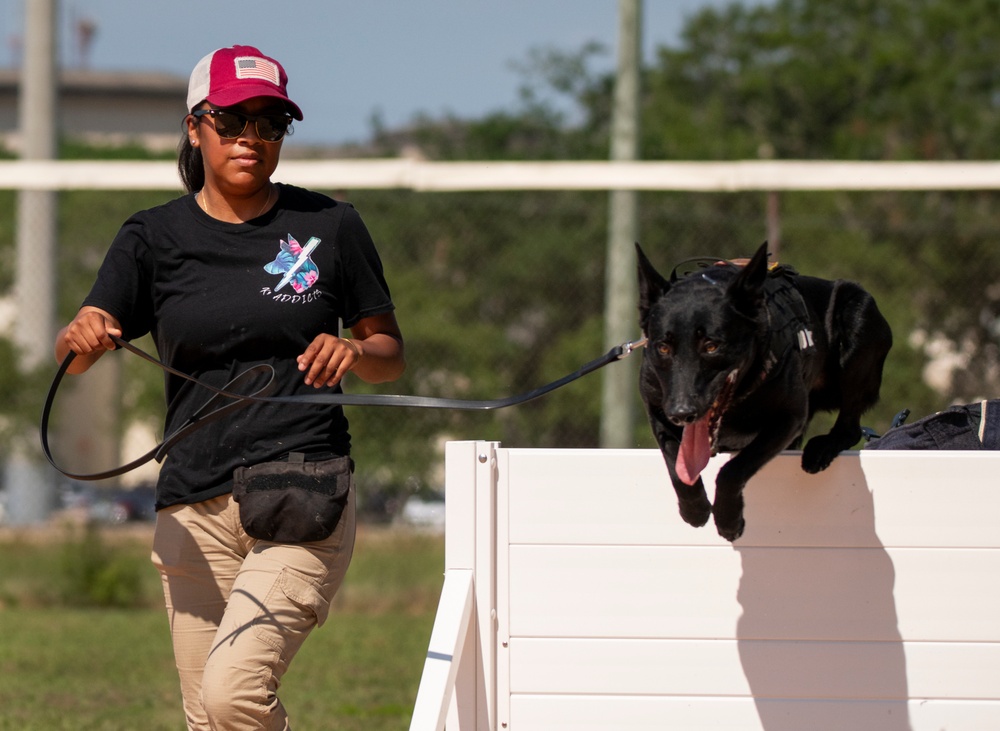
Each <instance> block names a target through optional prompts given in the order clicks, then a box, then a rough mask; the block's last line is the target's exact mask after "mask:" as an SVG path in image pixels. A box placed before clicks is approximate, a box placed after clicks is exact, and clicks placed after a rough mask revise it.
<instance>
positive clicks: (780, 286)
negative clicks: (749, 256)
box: [671, 258, 816, 381]
mask: <svg viewBox="0 0 1000 731" xmlns="http://www.w3.org/2000/svg"><path fill="white" fill-rule="evenodd" d="M747 261H748V260H746V259H737V260H721V259H712V260H708V259H701V258H699V259H688V260H687V261H686V262H681V264H679V265H678V267H680V266H682V265H683V264H686V263H698V264H699V265H700V266H702V267H703V268H701V269H696V270H695V271H692V272H688V273H687V274H686V275H684V276H693V275H695V274H698V275H700V276H701V278H702V279H704V280H705V281H706V282H709V283H711V284H720V282H718V281H716V279H715V278H714V277H713V276H712V274H713V271H712V270H713V267H718V268H720V269H725V270H729V271H739V270H740V269H742V268H743V267H745V266H746V264H747ZM796 276H798V272H797V271H796V270H795V269H794V268H792V267H790V266H787V265H784V264H778V263H777V262H772V263H770V264H768V267H767V278H766V279H765V280H764V311H765V312H766V313H767V338H768V339H767V343H766V345H765V347H764V349H763V353H764V355H763V363H762V372H761V381H766V380H767V378H768V377H769V376H770V375H771V372H772V371H773V370H774V367H775V366H776V365H777V364H778V363H780V362H781V361H782V360H783V359H784V357H785V355H786V354H787V353H788V352H789V351H790V350H801V351H806V350H811V349H813V348H815V347H816V343H815V341H814V340H813V331H812V324H813V323H812V318H810V316H809V309H808V308H807V307H806V301H805V299H804V298H803V297H802V293H801V292H799V290H798V289H796V288H795V282H794V279H795V277H796ZM676 278H677V267H675V268H674V271H673V273H672V274H671V279H676Z"/></svg>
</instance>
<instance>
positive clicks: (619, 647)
mask: <svg viewBox="0 0 1000 731" xmlns="http://www.w3.org/2000/svg"><path fill="white" fill-rule="evenodd" d="M724 459H725V458H724V457H720V458H716V459H715V460H714V461H713V463H712V465H710V467H709V469H708V470H707V474H706V477H707V479H708V480H712V479H713V478H714V474H715V472H716V471H717V470H718V467H719V465H720V464H722V460H724ZM798 460H799V456H798V454H796V453H786V454H783V455H781V456H779V457H778V458H777V459H776V460H775V461H773V462H772V463H770V464H769V465H768V466H767V467H766V468H765V469H764V470H763V471H762V472H761V473H760V474H759V475H757V476H756V477H755V478H754V479H753V480H752V481H751V483H750V485H749V486H748V488H747V493H746V495H747V530H746V533H745V534H744V536H743V537H742V538H741V539H740V540H739V541H737V542H736V543H735V544H729V543H727V542H726V541H724V540H722V539H721V538H719V537H718V536H717V535H716V533H715V531H714V528H712V527H711V526H708V527H705V528H701V529H695V528H691V527H690V526H688V525H686V524H685V523H683V522H682V521H681V520H680V518H679V517H678V516H677V509H676V499H675V497H674V495H673V490H672V489H671V488H670V486H669V484H668V482H667V473H666V468H665V467H664V465H663V462H662V458H661V456H660V454H659V452H657V451H655V450H544V449H539V450H531V449H503V448H501V447H500V446H499V445H498V444H496V443H490V442H453V443H451V444H449V445H448V448H447V457H446V491H447V496H446V506H447V537H446V576H447V578H446V590H445V592H444V594H443V595H442V606H441V610H440V611H439V614H438V618H437V620H436V623H435V628H434V635H433V639H432V641H431V651H430V653H429V655H428V660H427V667H426V668H425V674H424V678H423V680H422V682H421V686H420V689H419V692H418V697H417V703H416V707H415V712H414V715H413V719H412V723H411V726H410V728H411V730H412V731H428V730H431V729H441V728H443V727H444V725H445V724H446V725H447V728H448V729H449V731H471V730H473V729H475V730H476V731H481V730H483V729H490V730H492V731H502V730H504V729H510V730H512V731H543V730H544V731H553V730H558V729H574V730H575V731H581V730H582V731H590V730H591V729H592V730H594V731H597V730H598V729H600V730H601V731H606V730H607V729H615V730H616V731H632V730H638V729H642V730H647V729H649V730H652V729H657V730H660V729H666V728H677V729H685V731H697V730H698V729H709V728H711V729H740V730H751V731H755V730H761V731H803V730H804V729H809V731H824V730H827V729H829V730H833V729H837V730H839V731H844V730H847V729H849V730H850V731H939V730H940V729H948V730H949V731H995V730H996V729H1000V579H998V577H1000V527H998V523H997V517H996V516H997V515H998V514H1000V490H998V489H997V475H998V474H1000V453H995V452H992V453H991V452H860V453H858V452H852V453H846V454H844V455H842V456H841V457H840V458H839V459H838V460H836V461H835V462H834V464H833V466H832V467H831V468H830V469H828V470H827V471H826V472H823V473H821V474H819V475H807V474H805V473H803V472H802V471H801V469H800V468H799V464H798ZM470 578H471V584H472V606H469V594H468V591H467V588H468V586H469V579H470ZM463 592H464V593H463ZM462 625H464V627H463V626H462ZM463 634H464V636H463ZM454 648H459V649H458V651H457V652H456V651H455V649H454ZM442 664H443V665H446V666H447V675H448V678H447V682H448V683H449V684H450V680H451V678H452V677H453V678H454V685H453V686H450V685H447V687H443V686H445V685H446V684H445V683H443V682H442V680H441V678H442V676H443V675H444V673H443V672H442V669H443V668H442V667H439V666H440V665H442ZM446 708H447V709H448V710H447V712H446V711H445V709H446Z"/></svg>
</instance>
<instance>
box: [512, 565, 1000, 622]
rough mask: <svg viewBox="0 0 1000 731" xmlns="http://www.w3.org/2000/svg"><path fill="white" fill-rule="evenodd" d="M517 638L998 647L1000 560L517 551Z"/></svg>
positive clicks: (514, 581)
mask: <svg viewBox="0 0 1000 731" xmlns="http://www.w3.org/2000/svg"><path fill="white" fill-rule="evenodd" d="M509 558H510V580H509V581H510V588H509V592H510V594H509V613H510V634H511V636H522V637H524V636H528V637H548V636H551V637H566V636H573V637H654V638H657V637H658V638H685V637H687V638H710V639H711V638H719V639H726V638H732V637H737V636H739V637H742V638H744V639H775V638H778V639H802V640H847V641H889V642H892V641H896V640H898V639H899V638H900V630H902V636H903V637H904V638H905V639H908V640H919V641H923V640H927V641H956V642H958V641H967V640H984V641H1000V582H997V581H989V580H987V579H986V578H985V577H996V576H1000V551H997V550H984V549H950V550H932V549H892V550H891V551H890V552H887V551H885V550H882V549H868V548H855V549H808V550H792V549H782V548H747V549H741V550H739V551H735V550H732V549H725V548H709V547H687V548H684V547H679V548H671V547H657V546H511V547H510V553H509Z"/></svg>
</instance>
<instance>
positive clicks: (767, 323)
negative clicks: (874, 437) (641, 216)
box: [636, 242, 892, 541]
mask: <svg viewBox="0 0 1000 731" xmlns="http://www.w3.org/2000/svg"><path fill="white" fill-rule="evenodd" d="M636 251H637V255H638V275H639V324H640V326H641V328H642V332H643V335H644V336H645V338H646V347H645V349H644V352H643V355H642V365H641V366H640V370H639V394H640V396H641V398H642V402H643V404H644V406H645V409H646V414H647V416H648V417H649V423H650V426H651V427H652V429H653V435H654V436H655V438H656V441H657V444H658V445H659V447H660V451H661V452H662V453H663V458H664V461H665V462H666V463H667V469H668V471H669V473H670V479H671V482H672V483H673V486H674V490H675V491H676V493H677V500H678V507H679V509H680V514H681V517H682V518H683V519H684V520H685V521H686V522H687V523H689V524H691V525H692V526H695V527H700V526H703V525H705V524H706V523H707V522H708V519H709V517H710V516H713V515H714V518H715V526H716V529H717V530H718V532H719V535H721V536H722V537H723V538H725V539H727V540H729V541H735V540H736V539H738V538H739V537H740V536H741V535H742V534H743V530H744V527H745V521H744V518H743V506H744V501H743V488H744V486H745V485H746V484H747V482H748V481H749V480H750V478H751V477H753V476H754V474H756V473H757V472H758V471H759V470H760V469H761V468H762V467H763V466H764V465H765V464H766V463H767V462H769V461H770V460H771V459H773V458H774V457H775V456H776V455H777V454H778V453H779V452H781V451H782V450H785V449H790V448H796V447H797V446H798V445H799V444H800V443H801V440H802V437H803V434H804V433H805V430H806V427H807V426H808V424H809V422H810V420H811V419H812V417H813V415H814V414H815V413H816V412H817V411H838V412H839V413H838V415H837V418H836V422H835V423H834V425H833V427H832V428H831V429H830V432H829V433H828V434H822V435H818V436H814V437H812V438H811V439H810V440H809V441H808V443H807V444H806V445H805V448H804V449H803V451H802V469H803V470H805V471H806V472H809V473H816V472H820V471H822V470H824V469H826V468H827V467H828V466H829V465H830V463H831V462H832V461H833V460H834V458H835V457H836V456H837V455H838V454H840V452H842V451H843V450H845V449H849V448H850V447H852V446H854V445H855V444H856V443H857V442H858V441H859V440H860V439H861V436H862V431H861V421H860V420H861V416H862V415H863V414H864V413H865V412H866V411H867V410H868V409H870V408H871V407H872V406H873V405H874V404H875V403H876V402H877V401H878V398H879V389H880V388H881V385H882V368H883V365H884V363H885V359H886V356H887V354H888V353H889V349H890V348H891V347H892V331H891V329H890V327H889V323H888V322H886V320H885V318H884V317H883V316H882V314H881V312H879V309H878V307H877V306H876V304H875V299H874V298H873V297H872V296H871V294H869V293H868V292H867V291H866V290H864V289H863V288H862V287H861V286H859V285H858V284H856V283H854V282H849V281H845V280H836V281H831V280H827V279H819V278H816V277H808V276H802V275H799V274H798V273H797V272H795V270H794V269H791V268H790V267H786V266H779V265H769V262H768V251H767V242H764V244H763V245H761V246H760V248H759V249H757V251H756V253H755V254H754V255H753V257H752V258H750V260H749V261H746V260H741V261H738V262H709V263H708V265H706V266H702V267H701V268H699V269H696V270H695V271H693V272H691V273H689V274H687V275H685V276H681V277H678V276H677V274H676V273H674V274H672V275H671V277H670V279H667V278H665V277H663V276H662V275H661V274H659V273H658V272H657V271H656V269H655V268H654V267H653V265H652V264H651V263H650V261H649V259H648V258H647V257H646V255H645V254H644V253H643V251H642V248H641V247H640V246H639V245H638V244H636ZM720 451H721V452H735V453H736V454H735V455H734V456H733V457H732V458H731V459H730V460H729V461H728V462H726V463H725V464H724V465H723V466H722V468H721V469H720V470H719V473H718V476H717V478H716V482H715V504H714V505H713V504H712V503H711V502H710V501H709V499H708V496H707V495H706V493H705V487H704V484H703V483H702V479H701V477H700V476H699V475H700V473H701V471H702V470H703V469H704V467H705V465H706V464H707V463H708V460H709V459H710V457H711V456H712V455H714V454H716V453H718V452H720Z"/></svg>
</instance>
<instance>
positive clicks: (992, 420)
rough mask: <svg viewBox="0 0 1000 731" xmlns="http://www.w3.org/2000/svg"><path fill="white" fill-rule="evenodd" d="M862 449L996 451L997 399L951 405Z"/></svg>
mask: <svg viewBox="0 0 1000 731" xmlns="http://www.w3.org/2000/svg"><path fill="white" fill-rule="evenodd" d="M865 449H940V450H966V451H967V450H980V449H1000V399H991V400H989V401H980V402H978V403H974V404H964V405H962V406H952V407H951V408H950V409H948V410H946V411H941V412H939V413H937V414H932V415H930V416H925V417H924V418H923V419H919V420H918V421H915V422H913V423H912V424H905V425H903V426H897V427H894V428H892V429H889V431H887V432H886V433H885V434H883V435H882V436H881V437H878V438H876V439H872V440H871V441H870V442H868V444H867V445H865Z"/></svg>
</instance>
